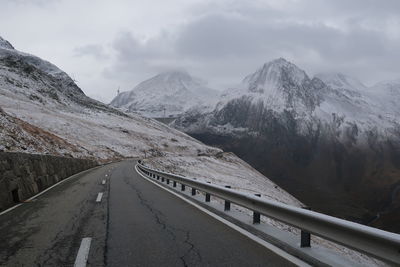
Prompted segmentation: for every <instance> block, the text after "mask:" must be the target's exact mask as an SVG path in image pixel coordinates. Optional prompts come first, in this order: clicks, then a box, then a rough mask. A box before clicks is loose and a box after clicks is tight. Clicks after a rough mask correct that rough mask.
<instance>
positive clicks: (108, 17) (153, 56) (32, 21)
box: [0, 0, 400, 102]
mask: <svg viewBox="0 0 400 267" xmlns="http://www.w3.org/2000/svg"><path fill="white" fill-rule="evenodd" d="M0 6H1V8H0V36H2V37H3V38H5V39H7V40H9V41H10V42H11V43H12V44H13V45H14V47H15V48H17V49H19V50H22V51H25V52H29V53H32V54H35V55H37V56H40V57H42V58H44V59H46V60H49V61H51V62H53V63H54V64H56V65H57V66H59V67H60V68H61V69H63V70H65V71H66V72H67V73H68V74H70V75H72V76H73V77H74V78H75V79H76V80H77V81H78V85H79V86H80V87H81V88H82V89H83V90H84V91H85V92H86V94H88V95H89V96H92V97H94V98H97V99H99V100H102V101H104V102H109V101H110V100H111V99H112V98H113V97H114V96H115V94H116V90H117V89H118V87H120V88H121V90H123V91H124V90H130V89H132V88H133V87H134V86H135V85H136V84H137V83H139V82H141V81H142V80H144V79H147V78H149V77H151V76H153V75H155V74H157V73H159V72H161V71H166V70H171V69H182V70H187V71H188V72H189V73H191V74H193V75H195V76H199V77H201V78H203V79H205V80H208V81H209V83H210V86H212V87H215V88H216V89H220V90H221V89H225V88H226V87H228V86H230V85H232V84H235V83H238V82H240V81H241V79H242V78H243V77H244V76H245V75H247V74H249V73H251V72H254V71H255V70H256V69H257V68H258V67H259V66H261V65H262V64H263V63H264V62H266V61H270V60H272V59H274V58H278V57H284V58H286V59H288V60H290V61H291V62H293V63H295V64H296V65H297V66H299V67H300V68H302V69H304V70H305V71H306V72H307V73H308V74H309V75H311V76H312V75H314V74H316V73H318V72H326V71H334V72H343V73H347V74H349V75H352V76H354V77H356V78H358V79H360V80H361V81H362V82H364V83H366V84H367V85H371V84H373V83H375V82H377V81H380V80H387V79H400V65H399V62H400V49H399V47H400V12H399V11H400V1H397V0H385V1H380V0H327V1H320V0H303V1H300V0H286V1H285V0H275V1H267V0H264V1H261V0H260V1H257V0H249V1H244V0H236V1H235V0H219V1H204V0H191V1H189V0H170V1H165V0H164V1H163V0H159V1H128V0H115V1H107V0H96V1H93V0H46V1H44V0H1V2H0Z"/></svg>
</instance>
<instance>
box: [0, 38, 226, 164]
mask: <svg viewBox="0 0 400 267" xmlns="http://www.w3.org/2000/svg"><path fill="white" fill-rule="evenodd" d="M0 108H1V109H2V113H1V115H2V117H1V121H2V123H4V128H3V129H2V131H1V134H2V135H1V136H2V139H1V140H0V148H1V149H2V150H4V151H25V152H26V151H28V152H29V151H31V152H32V153H51V154H62V155H72V156H75V157H95V158H97V159H99V160H109V159H112V158H120V157H137V156H139V157H141V156H145V155H166V154H168V153H172V154H174V153H180V154H182V155H184V154H187V155H197V154H198V153H204V154H213V153H217V152H219V150H217V149H214V148H211V147H208V146H205V145H204V144H202V143H200V142H198V141H197V140H195V139H193V138H191V137H189V136H187V135H186V134H183V133H181V132H179V131H177V130H174V129H172V128H169V127H167V126H166V125H164V124H162V123H158V122H156V121H154V120H149V119H146V118H143V117H141V116H139V115H136V114H130V115H128V114H125V113H123V112H121V111H119V110H117V109H115V108H113V107H110V106H108V105H105V104H103V103H100V102H98V101H95V100H93V99H91V98H89V97H87V96H86V95H85V94H84V93H83V91H82V90H81V89H80V88H79V87H78V86H77V85H76V84H75V82H74V81H73V80H72V79H71V78H70V77H69V76H68V75H67V74H66V73H65V72H64V71H62V70H60V69H59V68H58V67H56V66H55V65H53V64H51V63H50V62H47V61H45V60H43V59H40V58H38V57H36V56H34V55H30V54H27V53H23V52H20V51H18V50H16V49H14V48H13V46H12V45H11V44H10V43H9V42H7V41H5V40H4V39H1V46H0ZM2 126H3V125H2ZM27 128H29V129H28V131H26V130H27ZM39 131H40V132H39ZM46 133H48V134H46ZM45 135H47V137H49V136H50V135H51V137H49V138H50V139H51V140H50V139H49V140H47V141H43V140H42V141H41V138H42V137H43V136H45ZM47 137H46V138H47ZM55 139H57V140H58V141H57V142H62V143H63V144H62V145H60V147H57V146H58V144H57V143H56V140H55ZM23 140H26V141H23ZM24 142H25V143H24ZM35 143H37V144H38V145H34V144H35ZM30 144H32V146H31V145H30ZM42 145H43V147H41V146H42Z"/></svg>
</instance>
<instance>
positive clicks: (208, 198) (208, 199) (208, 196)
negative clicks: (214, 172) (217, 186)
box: [206, 182, 211, 202]
mask: <svg viewBox="0 0 400 267" xmlns="http://www.w3.org/2000/svg"><path fill="white" fill-rule="evenodd" d="M207 184H211V182H207ZM210 200H211V195H210V194H209V193H207V192H206V202H210Z"/></svg>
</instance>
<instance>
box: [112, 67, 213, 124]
mask: <svg viewBox="0 0 400 267" xmlns="http://www.w3.org/2000/svg"><path fill="white" fill-rule="evenodd" d="M217 100H218V92H217V91H215V90H213V89H210V88H208V87H207V86H206V84H205V82H203V81H201V80H200V79H198V78H194V77H192V76H190V75H189V74H188V73H186V72H180V71H171V72H164V73H161V74H159V75H156V76H154V77H152V78H150V79H148V80H146V81H144V82H142V83H140V84H139V85H137V86H136V87H135V88H133V90H131V91H129V92H123V93H121V94H119V95H118V96H117V97H115V98H114V99H113V100H112V101H111V103H110V104H111V105H112V106H114V107H118V108H121V109H123V110H125V111H130V112H137V113H140V114H142V115H144V116H147V117H153V118H154V117H175V116H177V115H180V114H182V113H184V112H185V111H187V110H189V109H191V108H194V107H197V108H199V109H201V110H209V109H210V107H213V106H214V105H215V103H216V101H217Z"/></svg>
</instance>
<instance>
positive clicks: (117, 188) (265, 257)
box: [0, 161, 293, 266]
mask: <svg viewBox="0 0 400 267" xmlns="http://www.w3.org/2000/svg"><path fill="white" fill-rule="evenodd" d="M134 163H135V162H134V161H124V162H119V163H114V164H110V165H107V166H103V167H99V168H96V169H94V170H90V171H87V172H85V173H82V174H79V175H76V176H74V177H72V178H70V179H69V180H67V181H65V182H64V183H62V184H60V185H58V186H56V187H55V188H53V189H51V190H49V191H48V192H46V193H44V194H43V195H41V196H39V197H38V198H37V199H35V200H33V201H31V202H28V203H24V204H23V205H22V206H20V207H18V208H16V209H14V210H12V211H10V212H8V213H6V214H4V215H1V216H0V266H73V265H74V262H75V259H76V257H77V254H78V250H79V246H80V244H81V241H82V239H83V238H86V237H89V238H92V242H91V246H90V251H89V256H88V265H87V266H291V265H293V264H291V263H290V262H288V261H287V260H285V259H283V258H281V257H280V256H278V255H276V254H274V253H273V252H271V251H269V250H267V249H266V248H264V247H262V246H261V245H259V244H257V243H255V242H254V241H252V240H250V239H248V238H247V237H245V236H243V235H241V234H240V233H238V232H236V231H235V230H233V229H231V228H229V227H227V226H226V225H224V224H222V223H221V222H219V221H217V220H216V219H214V218H212V217H210V216H208V215H207V214H205V213H203V212H201V211H200V210H198V209H197V208H195V207H193V206H192V205H190V204H188V203H187V202H185V201H183V200H181V199H179V198H177V197H176V196H174V195H172V194H170V193H169V192H166V191H165V190H163V189H160V188H159V187H157V186H156V185H154V184H152V183H150V182H149V181H147V180H145V179H143V178H142V177H141V176H140V175H139V174H137V173H136V171H135V169H134ZM103 180H106V183H105V185H103V184H102V181H103ZM99 192H102V193H103V196H102V199H101V202H96V199H97V198H98V193H99Z"/></svg>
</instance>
